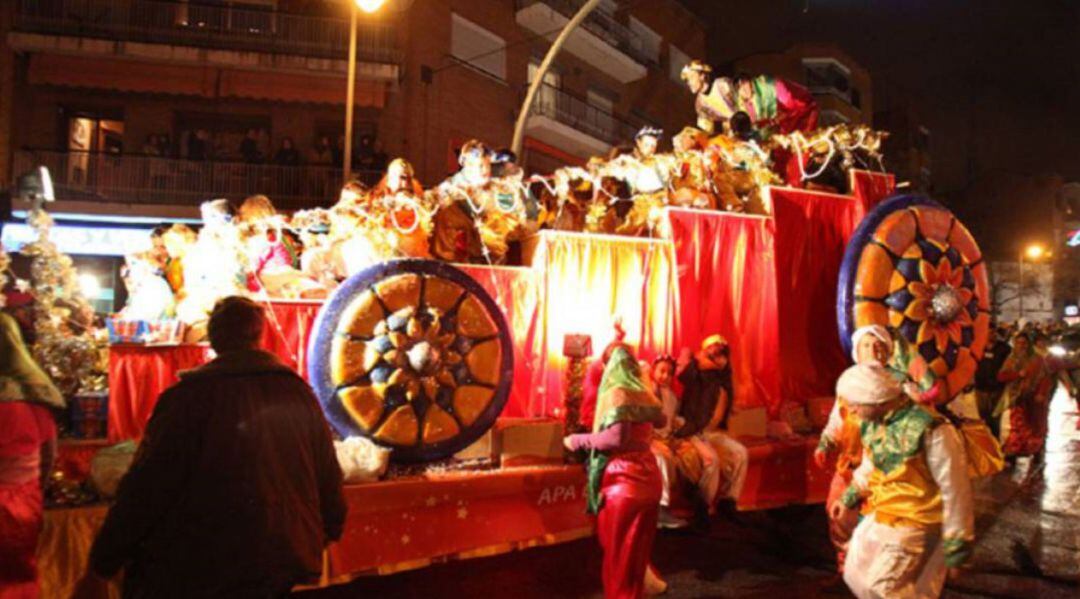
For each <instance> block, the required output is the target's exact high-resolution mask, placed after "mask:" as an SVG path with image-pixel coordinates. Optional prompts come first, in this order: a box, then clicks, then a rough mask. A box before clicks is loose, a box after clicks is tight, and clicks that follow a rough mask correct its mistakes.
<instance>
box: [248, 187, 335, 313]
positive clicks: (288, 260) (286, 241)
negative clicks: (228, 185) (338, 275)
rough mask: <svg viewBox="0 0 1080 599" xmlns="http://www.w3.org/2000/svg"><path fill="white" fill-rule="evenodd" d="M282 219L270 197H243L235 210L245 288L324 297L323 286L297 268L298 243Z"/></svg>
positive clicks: (279, 294) (270, 293)
mask: <svg viewBox="0 0 1080 599" xmlns="http://www.w3.org/2000/svg"><path fill="white" fill-rule="evenodd" d="M286 224H287V223H286V221H285V218H284V217H283V216H281V215H279V214H278V213H277V210H275V209H274V205H273V203H271V202H270V198H268V197H266V196H264V195H254V196H250V197H248V198H246V199H245V200H244V202H243V204H241V205H240V209H239V210H238V211H237V227H238V229H239V233H240V240H241V243H243V245H244V249H245V252H246V256H247V263H248V265H249V267H250V268H249V270H248V273H247V288H248V291H251V292H252V293H255V292H259V291H265V292H266V294H267V295H268V296H270V297H283V298H297V297H303V298H315V297H325V295H326V289H324V288H322V287H320V286H319V284H318V283H317V282H316V281H315V280H314V279H312V278H308V277H306V276H305V275H304V273H303V272H301V271H300V269H299V268H298V266H299V265H300V254H301V251H300V245H299V243H298V241H297V240H296V239H293V237H292V236H291V235H290V234H289V233H288V229H287V226H286Z"/></svg>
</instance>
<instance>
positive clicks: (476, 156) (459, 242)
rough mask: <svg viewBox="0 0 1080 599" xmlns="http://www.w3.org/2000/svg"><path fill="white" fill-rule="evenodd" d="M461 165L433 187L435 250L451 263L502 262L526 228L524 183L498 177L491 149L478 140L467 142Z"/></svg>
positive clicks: (433, 250) (433, 249)
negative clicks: (447, 177) (493, 169)
mask: <svg viewBox="0 0 1080 599" xmlns="http://www.w3.org/2000/svg"><path fill="white" fill-rule="evenodd" d="M458 164H460V165H461V170H459V171H458V172H457V173H455V174H454V175H452V176H451V177H450V178H449V179H447V180H445V181H443V182H442V183H441V184H440V185H439V186H438V187H437V188H436V189H435V190H433V195H434V200H433V202H434V203H436V204H437V205H438V211H437V212H436V214H435V235H434V239H433V244H432V246H433V247H432V253H434V254H435V256H436V257H437V258H440V259H442V260H447V261H451V262H491V263H493V264H499V263H502V262H504V261H505V259H506V254H507V252H508V251H509V242H510V241H513V240H517V239H520V238H521V237H522V236H523V235H524V231H525V222H526V218H525V206H524V203H523V201H522V197H521V196H522V193H521V186H520V181H517V182H515V181H514V179H513V178H512V177H510V178H496V177H493V176H492V172H491V151H490V150H489V149H488V148H487V146H485V145H484V144H483V143H481V142H479V141H476V140H471V141H469V142H466V143H465V145H464V146H462V148H461V153H460V154H459V156H458Z"/></svg>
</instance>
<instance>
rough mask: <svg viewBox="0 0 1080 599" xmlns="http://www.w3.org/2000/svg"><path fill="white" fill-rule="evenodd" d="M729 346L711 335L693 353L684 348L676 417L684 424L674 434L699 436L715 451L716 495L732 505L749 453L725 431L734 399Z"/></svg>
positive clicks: (735, 499) (680, 364)
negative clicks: (717, 493)
mask: <svg viewBox="0 0 1080 599" xmlns="http://www.w3.org/2000/svg"><path fill="white" fill-rule="evenodd" d="M731 373H732V369H731V362H730V348H729V346H728V343H727V341H726V340H725V339H724V338H723V337H722V336H720V335H711V336H709V337H707V338H706V339H705V340H704V341H702V343H701V350H700V351H698V352H697V353H696V354H693V353H691V351H690V349H689V348H686V349H684V350H683V352H682V354H681V355H680V356H679V360H678V363H677V367H676V378H678V380H679V382H680V383H682V387H683V397H682V403H681V405H680V406H679V416H681V417H682V418H683V420H684V422H685V424H684V425H683V426H682V428H680V429H679V430H678V431H677V432H676V433H675V434H676V435H677V436H681V437H692V436H696V435H700V436H701V437H702V438H703V439H704V440H705V441H706V442H707V443H708V444H709V445H711V446H712V447H713V449H715V450H716V454H717V455H718V456H719V465H720V490H719V494H720V495H721V496H722V497H724V498H725V499H728V500H730V501H731V503H732V505H734V504H735V502H736V501H737V500H738V498H739V494H740V493H742V487H743V482H744V481H745V480H746V468H747V465H748V464H749V460H750V456H749V453H748V452H747V449H746V446H745V445H743V444H742V443H739V442H738V441H737V440H736V439H735V438H734V437H733V436H731V435H729V434H728V432H727V425H728V416H729V415H730V414H731V406H732V404H733V402H734V397H735V393H734V392H735V387H734V382H733V380H732V374H731Z"/></svg>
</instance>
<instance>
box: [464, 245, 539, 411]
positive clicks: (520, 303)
mask: <svg viewBox="0 0 1080 599" xmlns="http://www.w3.org/2000/svg"><path fill="white" fill-rule="evenodd" d="M458 268H460V269H461V270H463V271H465V274H467V275H469V276H470V277H472V278H473V279H475V280H476V282H477V283H480V286H481V287H483V288H484V290H485V291H487V292H488V294H490V295H491V297H492V299H494V300H495V303H496V304H498V305H499V309H500V310H502V313H503V316H505V317H506V324H507V326H508V327H510V338H511V340H512V341H513V343H514V383H513V386H512V387H511V388H510V399H509V400H507V402H506V407H505V408H503V412H502V415H503V416H504V417H507V418H520V417H526V416H532V415H533V414H532V413H531V412H530V411H529V398H530V397H531V396H532V375H533V370H534V365H535V362H536V360H535V354H534V353H533V349H534V348H533V337H534V334H535V332H536V322H537V318H536V316H537V313H536V308H537V302H536V298H537V295H536V279H535V275H534V273H533V271H532V270H531V269H528V268H518V267H511V266H477V265H466V264H460V265H458Z"/></svg>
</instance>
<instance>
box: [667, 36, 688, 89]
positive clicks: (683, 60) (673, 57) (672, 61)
mask: <svg viewBox="0 0 1080 599" xmlns="http://www.w3.org/2000/svg"><path fill="white" fill-rule="evenodd" d="M689 63H690V56H689V55H687V54H686V52H683V51H682V50H680V49H678V48H676V47H675V46H673V45H671V44H669V45H668V75H670V76H671V79H672V81H676V82H679V83H682V70H683V67H685V66H686V65H687V64H689Z"/></svg>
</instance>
